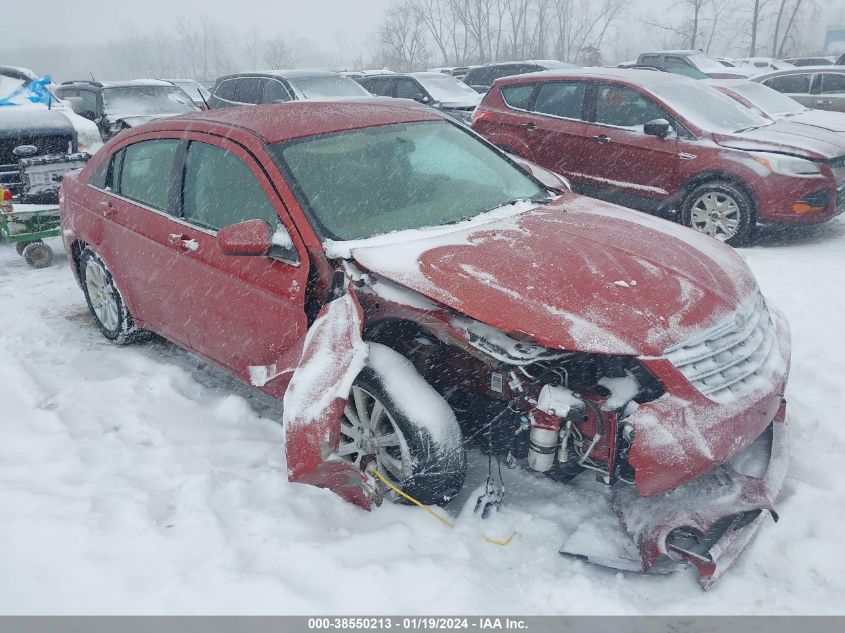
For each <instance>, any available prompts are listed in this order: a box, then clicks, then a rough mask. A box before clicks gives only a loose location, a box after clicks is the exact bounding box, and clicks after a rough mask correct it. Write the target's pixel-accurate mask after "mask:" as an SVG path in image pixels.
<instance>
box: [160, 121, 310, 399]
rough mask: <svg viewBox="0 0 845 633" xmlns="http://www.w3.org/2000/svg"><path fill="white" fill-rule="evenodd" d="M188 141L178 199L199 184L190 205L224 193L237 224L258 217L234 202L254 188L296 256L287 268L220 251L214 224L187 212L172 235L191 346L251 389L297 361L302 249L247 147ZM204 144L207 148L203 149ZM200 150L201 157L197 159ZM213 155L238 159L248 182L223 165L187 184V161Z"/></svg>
mask: <svg viewBox="0 0 845 633" xmlns="http://www.w3.org/2000/svg"><path fill="white" fill-rule="evenodd" d="M188 138H189V140H190V141H191V145H190V146H189V147H188V151H187V157H186V167H185V170H184V174H185V182H184V196H183V200H184V201H187V198H188V196H189V195H190V187H192V186H194V187H195V188H199V187H200V186H201V187H204V188H205V192H204V193H203V194H202V195H201V196H199V198H198V199H199V202H195V203H194V204H196V205H203V204H205V205H213V204H216V202H215V201H216V200H218V201H219V198H221V197H224V196H226V195H228V196H229V197H230V200H228V201H224V202H223V203H224V204H227V205H234V207H232V208H233V210H234V211H233V213H232V216H231V218H232V219H233V220H235V221H233V222H232V223H237V220H238V219H239V218H240V219H241V220H246V219H253V218H252V217H249V216H255V215H256V214H255V213H252V212H251V209H249V208H241V207H238V206H237V205H248V204H249V203H248V202H247V201H246V200H244V199H243V196H244V191H246V190H247V189H249V188H250V187H253V188H257V191H260V192H261V193H262V194H263V195H264V196H266V201H267V202H268V204H269V205H270V206H271V207H272V211H273V212H275V214H276V216H275V219H276V221H277V222H278V223H280V224H282V225H283V227H284V230H285V231H286V232H287V233H288V234H289V236H290V238H291V240H292V241H293V243H294V246H295V248H296V249H297V252H298V256H299V260H300V261H299V264H298V265H292V264H291V263H287V262H283V261H280V260H277V259H273V258H271V257H255V256H227V255H223V254H222V253H221V251H220V248H219V246H218V245H217V240H216V230H215V228H214V227H204V226H201V225H199V224H197V223H196V222H194V221H192V220H191V218H190V217H188V215H187V214H185V218H184V219H185V221H184V222H183V223H182V224H181V225H180V227H179V229H180V230H178V231H177V232H176V233H175V234H174V236H173V242H172V248H173V249H174V252H175V253H176V264H175V267H174V273H175V275H176V276H177V277H178V278H179V279H180V281H181V293H180V301H182V302H183V303H184V304H185V305H186V306H188V311H189V312H190V316H188V318H187V319H186V322H185V327H186V330H187V331H188V338H189V340H190V345H191V347H192V348H193V349H195V350H197V351H198V352H200V353H201V354H203V355H204V356H206V357H208V358H210V359H212V360H214V361H215V362H217V363H219V364H221V365H223V366H225V367H227V368H228V369H230V370H231V371H232V372H233V373H235V374H236V375H238V376H239V377H241V378H242V379H243V380H247V381H250V382H252V384H255V385H257V386H264V384H265V383H266V382H267V381H269V380H271V379H272V378H274V377H276V376H280V375H281V376H285V377H286V378H287V379H289V378H290V375H289V374H290V372H286V371H285V370H287V369H290V370H291V371H292V368H293V367H295V366H296V361H297V360H298V355H299V353H300V351H301V344H302V341H303V339H304V336H305V332H306V329H307V323H306V317H305V310H304V306H305V288H306V285H307V282H308V279H307V277H308V258H307V253H306V251H305V249H304V247H303V245H302V242H301V240H300V238H299V236H298V234H297V233H296V231H295V229H294V227H293V224H292V222H291V221H290V219H289V216H288V215H287V212H286V210H285V208H284V206H283V205H282V203H281V201H280V200H279V197H278V195H277V194H276V192H275V190H274V189H273V187H272V184H271V183H270V181H269V179H268V178H267V176H266V175H265V174H264V173H263V171H262V170H261V168H260V166H259V165H258V164H257V163H256V161H255V159H254V158H253V157H252V156H251V155H250V154H249V153H248V152H246V151H245V150H244V149H243V148H240V147H239V146H237V145H235V144H233V143H230V142H227V141H223V140H222V139H217V138H214V137H208V136H205V135H198V134H192V135H189V137H188ZM209 147H210V148H212V149H211V150H209V149H206V148H209ZM198 148H203V149H202V151H203V152H205V154H204V155H202V156H200V154H199V152H200V149H198ZM214 153H216V155H217V156H222V155H224V153H225V155H226V156H227V157H228V158H227V160H229V161H230V162H228V163H225V164H228V165H233V164H234V163H232V162H231V159H235V160H237V161H240V164H241V165H242V166H243V170H242V171H239V172H238V173H239V174H241V173H244V174H248V175H249V177H251V178H253V179H254V183H248V182H244V181H243V180H241V181H238V182H236V181H237V180H238V178H239V177H240V176H237V175H233V173H234V172H235V171H237V169H232V168H231V167H230V168H227V169H225V170H224V169H223V167H222V166H221V167H220V169H218V171H216V172H214V171H209V172H208V173H207V174H206V175H205V176H204V177H201V176H197V177H196V178H195V179H194V181H193V184H192V181H190V180H189V179H190V178H191V177H192V176H191V174H192V173H193V172H192V169H193V167H192V159H194V158H196V159H197V162H196V164H197V165H200V167H198V168H197V169H203V168H204V167H203V166H207V165H210V164H212V163H213V159H210V158H209V156H212V155H214ZM233 185H235V186H233ZM209 187H211V188H213V192H209V191H208V188H209ZM183 205H185V202H183ZM184 209H185V206H183V211H184ZM219 228H222V227H219Z"/></svg>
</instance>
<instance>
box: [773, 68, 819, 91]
mask: <svg viewBox="0 0 845 633" xmlns="http://www.w3.org/2000/svg"><path fill="white" fill-rule="evenodd" d="M811 77H812V75H810V74H809V73H804V74H796V75H781V76H780V77H772V78H771V79H767V80H766V81H764V82H763V84H765V85H766V86H768V87H769V88H771V89H772V90H777V91H778V92H785V93H790V94H809V93H810V79H811Z"/></svg>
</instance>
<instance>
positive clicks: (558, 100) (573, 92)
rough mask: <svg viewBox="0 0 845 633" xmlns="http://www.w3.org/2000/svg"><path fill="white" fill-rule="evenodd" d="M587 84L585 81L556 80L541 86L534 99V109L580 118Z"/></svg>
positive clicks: (543, 112)
mask: <svg viewBox="0 0 845 633" xmlns="http://www.w3.org/2000/svg"><path fill="white" fill-rule="evenodd" d="M585 92H586V84H585V83H583V82H571V81H570V82H564V81H560V82H554V83H546V84H543V85H542V86H541V87H540V92H539V93H537V99H536V100H535V101H534V111H535V112H538V113H540V114H551V115H554V116H559V117H564V118H567V119H580V118H581V106H582V105H583V104H584V93H585Z"/></svg>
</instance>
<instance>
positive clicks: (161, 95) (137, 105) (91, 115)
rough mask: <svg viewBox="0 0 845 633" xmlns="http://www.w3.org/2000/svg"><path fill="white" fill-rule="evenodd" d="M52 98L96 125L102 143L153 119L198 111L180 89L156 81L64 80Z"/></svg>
mask: <svg viewBox="0 0 845 633" xmlns="http://www.w3.org/2000/svg"><path fill="white" fill-rule="evenodd" d="M56 96H57V97H59V98H60V99H63V100H65V101H67V102H68V103H69V104H70V105H71V107H72V108H73V111H74V112H76V113H77V114H78V115H80V116H83V117H85V118H86V119H90V120H91V121H93V122H94V123H96V124H97V127H98V128H99V130H100V135H101V136H102V138H103V140H104V141H107V140H109V139H110V138H111V137H112V136H114V135H115V134H117V133H118V132H121V131H122V130H125V129H127V128H130V127H134V126H136V125H140V124H141V123H146V122H147V121H152V120H153V119H160V118H163V117H168V116H173V115H176V114H184V113H186V112H198V111H199V110H200V108H198V107H197V106H196V105H195V104H194V101H193V99H191V97H190V95H188V93H186V92H185V91H184V90H182V89H181V88H179V87H178V86H175V85H174V84H172V83H170V82H169V81H159V80H157V79H136V80H133V81H110V82H105V81H104V82H100V81H66V82H64V83H63V84H62V85H61V86H59V87H58V88H57V89H56Z"/></svg>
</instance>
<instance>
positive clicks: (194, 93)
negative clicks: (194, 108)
mask: <svg viewBox="0 0 845 633" xmlns="http://www.w3.org/2000/svg"><path fill="white" fill-rule="evenodd" d="M173 83H175V84H176V85H177V86H179V87H180V88H181V89H182V90H184V91H185V92H187V93H188V96H189V97H190V98H191V99H193V100H194V101H202V99H200V98H199V97H200V94H202V96H203V97H205V99H206V101H207V100H208V99H209V98H211V93H210V92H209V91H208V89H207V88H206V87H205V86H203V85H202V84H201V83H200V82H198V81H174V82H173Z"/></svg>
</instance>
